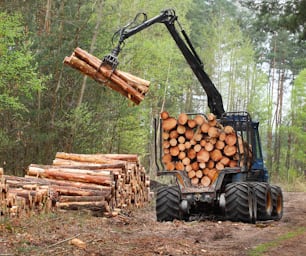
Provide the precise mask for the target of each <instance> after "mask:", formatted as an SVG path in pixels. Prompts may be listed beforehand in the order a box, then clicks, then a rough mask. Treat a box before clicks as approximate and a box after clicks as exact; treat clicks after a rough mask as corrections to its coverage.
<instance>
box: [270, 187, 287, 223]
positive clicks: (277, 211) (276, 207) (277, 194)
mask: <svg viewBox="0 0 306 256" xmlns="http://www.w3.org/2000/svg"><path fill="white" fill-rule="evenodd" d="M271 192H272V205H273V210H272V214H271V215H272V219H273V220H280V219H281V218H282V217H283V211H284V199H283V193H282V189H281V188H280V187H278V186H275V185H273V186H271Z"/></svg>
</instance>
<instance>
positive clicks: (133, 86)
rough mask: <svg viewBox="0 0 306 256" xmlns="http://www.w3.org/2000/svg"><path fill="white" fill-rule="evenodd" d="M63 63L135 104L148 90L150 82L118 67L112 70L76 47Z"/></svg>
mask: <svg viewBox="0 0 306 256" xmlns="http://www.w3.org/2000/svg"><path fill="white" fill-rule="evenodd" d="M64 63H65V64H67V65H69V66H71V67H72V68H74V69H76V70H78V71H80V72H81V73H83V74H85V75H87V76H89V77H91V78H92V79H94V80H96V81H97V82H98V83H100V84H103V85H105V86H107V87H109V88H111V89H113V90H115V91H117V92H119V93H120V94H122V95H123V96H125V97H127V98H128V99H130V100H132V101H133V102H134V103H135V104H137V105H138V104H140V102H141V101H142V100H143V99H144V97H145V95H146V93H147V92H148V90H149V85H150V82H149V81H147V80H144V79H141V78H139V77H136V76H134V75H132V74H129V73H127V72H123V71H120V70H118V69H116V70H113V69H112V67H110V66H109V65H105V64H104V63H102V61H101V60H100V59H99V58H97V57H95V56H93V55H91V54H89V53H88V52H86V51H84V50H82V49H81V48H79V47H77V48H76V49H75V50H74V52H73V53H72V55H71V56H69V57H65V59H64Z"/></svg>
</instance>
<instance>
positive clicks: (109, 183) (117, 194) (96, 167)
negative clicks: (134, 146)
mask: <svg viewBox="0 0 306 256" xmlns="http://www.w3.org/2000/svg"><path fill="white" fill-rule="evenodd" d="M151 196H152V195H151V192H150V180H149V177H148V176H147V175H146V173H145V169H144V167H143V166H142V165H141V164H140V162H139V159H138V156H137V155H133V154H72V153H70V154H68V153H63V152H58V153H57V154H56V158H55V159H54V160H53V164H52V165H37V164H31V165H29V167H28V169H27V173H26V175H25V176H24V177H17V176H9V175H4V174H3V171H2V169H0V213H1V215H7V214H11V213H13V212H14V213H17V214H19V213H20V212H21V211H23V210H25V211H26V212H28V211H35V212H41V211H44V212H46V211H50V210H54V209H55V208H60V209H68V210H80V209H88V210H92V211H94V212H95V213H96V214H98V215H99V216H100V215H103V216H114V215H116V214H118V211H120V210H121V209H131V208H132V207H142V206H144V205H145V204H146V203H147V202H148V201H149V200H150V198H151Z"/></svg>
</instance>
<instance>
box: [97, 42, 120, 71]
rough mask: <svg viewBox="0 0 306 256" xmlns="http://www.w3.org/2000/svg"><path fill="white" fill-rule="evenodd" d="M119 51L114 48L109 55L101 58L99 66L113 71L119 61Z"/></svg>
mask: <svg viewBox="0 0 306 256" xmlns="http://www.w3.org/2000/svg"><path fill="white" fill-rule="evenodd" d="M119 51H120V48H119V47H116V48H114V49H113V51H112V52H111V53H110V54H108V55H105V56H104V57H103V60H102V63H101V65H109V66H111V67H112V69H113V70H115V69H116V68H117V66H118V64H119V61H118V58H117V56H118V54H119Z"/></svg>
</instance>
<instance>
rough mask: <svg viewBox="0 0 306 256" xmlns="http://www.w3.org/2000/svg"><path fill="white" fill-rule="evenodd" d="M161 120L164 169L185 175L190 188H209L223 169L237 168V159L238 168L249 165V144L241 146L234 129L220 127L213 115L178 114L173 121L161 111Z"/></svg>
mask: <svg viewBox="0 0 306 256" xmlns="http://www.w3.org/2000/svg"><path fill="white" fill-rule="evenodd" d="M160 117H161V121H162V125H161V127H162V134H161V140H162V141H161V145H162V162H163V164H164V166H165V169H166V170H168V171H173V170H178V171H184V172H186V175H187V176H188V177H189V178H190V182H191V184H192V185H197V186H204V187H207V186H210V185H211V184H213V183H214V182H215V181H216V179H217V177H218V175H219V173H220V171H222V170H223V169H224V168H226V167H238V163H239V161H238V160H240V166H241V165H244V164H245V162H246V164H247V166H250V164H251V156H252V153H251V145H248V144H247V143H243V141H242V138H241V137H239V136H238V135H237V133H236V131H235V130H234V128H233V127H231V126H225V127H223V126H222V125H221V124H220V123H219V122H218V120H217V119H216V116H215V115H213V114H211V113H209V114H208V115H206V116H205V115H196V116H190V115H187V114H185V113H181V114H180V115H179V116H178V117H177V118H175V117H172V116H170V115H169V113H168V112H166V111H163V112H162V113H161V114H160ZM244 152H248V158H247V159H244V156H245V154H244ZM243 160H245V162H243Z"/></svg>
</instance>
